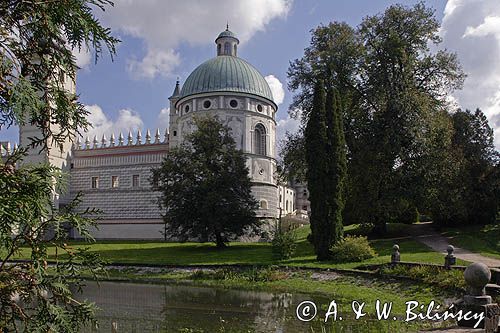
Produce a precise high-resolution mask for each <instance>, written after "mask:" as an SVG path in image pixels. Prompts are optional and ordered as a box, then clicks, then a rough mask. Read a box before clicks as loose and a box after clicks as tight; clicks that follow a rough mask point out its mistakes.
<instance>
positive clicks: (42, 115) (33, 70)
mask: <svg viewBox="0 0 500 333" xmlns="http://www.w3.org/2000/svg"><path fill="white" fill-rule="evenodd" d="M108 5H112V2H110V1H108V0H90V1H81V0H67V1H64V2H61V1H14V0H5V1H2V2H1V4H0V23H1V24H0V26H2V36H3V37H2V41H1V44H2V49H3V50H4V52H2V53H1V54H0V58H1V60H0V63H1V66H0V86H1V87H2V89H0V129H1V128H3V127H5V126H10V125H12V124H17V125H20V124H24V123H31V124H34V125H35V126H36V127H37V128H39V129H40V131H41V136H39V137H36V138H33V145H41V146H46V145H48V144H52V143H56V144H59V143H62V142H64V140H65V139H67V138H68V137H72V136H73V135H74V134H75V133H76V132H77V131H78V130H79V129H81V128H84V127H86V126H87V125H88V123H87V120H86V114H87V112H86V111H85V109H84V106H83V105H82V104H81V103H79V102H78V99H77V96H75V95H73V94H70V93H69V92H68V91H66V90H65V89H64V86H63V82H62V81H61V79H60V78H61V74H62V73H64V74H65V75H67V76H68V77H70V78H74V77H75V74H76V69H77V67H76V64H75V59H74V56H73V55H72V52H71V49H73V48H75V49H84V50H86V49H87V48H88V49H90V50H93V51H94V55H95V59H96V61H97V58H98V56H99V55H100V54H101V52H102V51H103V47H106V48H108V49H109V50H110V53H111V55H113V54H114V52H115V45H116V44H117V42H118V40H117V39H116V38H114V37H112V36H111V35H110V31H109V29H107V28H104V27H102V26H101V25H100V23H99V21H98V20H97V19H96V18H95V17H94V15H93V10H94V9H99V8H100V9H102V10H104V8H105V7H106V6H108ZM19 41H20V42H19ZM51 124H52V125H53V124H57V125H58V127H57V131H54V126H50V125H51ZM50 140H53V142H49V141H50Z"/></svg>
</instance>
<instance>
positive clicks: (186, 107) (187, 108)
mask: <svg viewBox="0 0 500 333" xmlns="http://www.w3.org/2000/svg"><path fill="white" fill-rule="evenodd" d="M184 111H185V112H186V113H188V112H189V105H186V106H185V107H184Z"/></svg>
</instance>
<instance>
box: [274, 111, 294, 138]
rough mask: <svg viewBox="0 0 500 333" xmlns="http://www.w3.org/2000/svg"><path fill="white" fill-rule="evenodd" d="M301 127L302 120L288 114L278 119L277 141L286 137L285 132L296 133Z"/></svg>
mask: <svg viewBox="0 0 500 333" xmlns="http://www.w3.org/2000/svg"><path fill="white" fill-rule="evenodd" d="M299 128H300V120H297V119H293V118H290V116H287V117H286V118H285V119H281V120H278V124H277V127H276V141H277V142H278V143H279V142H281V141H282V140H283V139H284V138H285V134H286V133H287V132H288V133H296V132H297V131H298V130H299Z"/></svg>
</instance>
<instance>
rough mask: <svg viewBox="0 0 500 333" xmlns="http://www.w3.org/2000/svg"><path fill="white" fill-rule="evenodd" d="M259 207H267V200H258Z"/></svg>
mask: <svg viewBox="0 0 500 333" xmlns="http://www.w3.org/2000/svg"><path fill="white" fill-rule="evenodd" d="M260 208H261V209H267V201H266V200H262V201H261V202H260Z"/></svg>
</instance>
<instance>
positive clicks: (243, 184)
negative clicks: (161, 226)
mask: <svg viewBox="0 0 500 333" xmlns="http://www.w3.org/2000/svg"><path fill="white" fill-rule="evenodd" d="M195 125H196V127H197V130H196V131H195V132H193V133H192V134H190V135H188V136H187V138H186V140H185V142H184V143H182V144H181V145H180V146H179V147H176V148H174V149H171V150H170V151H169V154H168V156H167V157H166V158H165V160H164V161H163V163H162V166H161V167H160V168H159V169H157V170H154V183H155V184H156V183H158V184H159V186H158V189H159V190H160V191H161V193H162V196H161V198H160V200H159V203H160V207H162V209H163V210H164V212H165V214H164V220H165V223H166V224H167V229H168V231H167V232H168V234H169V235H172V236H176V237H178V238H179V239H181V240H182V241H186V240H188V239H189V238H196V239H199V240H200V241H202V242H207V241H212V242H215V243H216V244H217V247H218V248H222V247H225V244H226V243H227V242H229V241H230V240H232V239H235V238H236V237H238V236H241V235H243V234H244V233H245V232H252V231H255V230H256V228H257V226H258V225H259V221H258V220H257V219H256V217H255V210H256V209H257V202H256V200H255V199H254V197H253V195H252V192H251V182H250V177H249V176H248V169H247V167H246V164H245V162H246V159H245V156H244V155H243V153H242V151H241V150H238V149H236V144H235V142H234V140H233V138H232V136H231V134H230V129H229V128H228V127H226V126H224V125H223V124H221V123H220V122H219V121H218V120H217V119H215V118H196V119H195Z"/></svg>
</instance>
